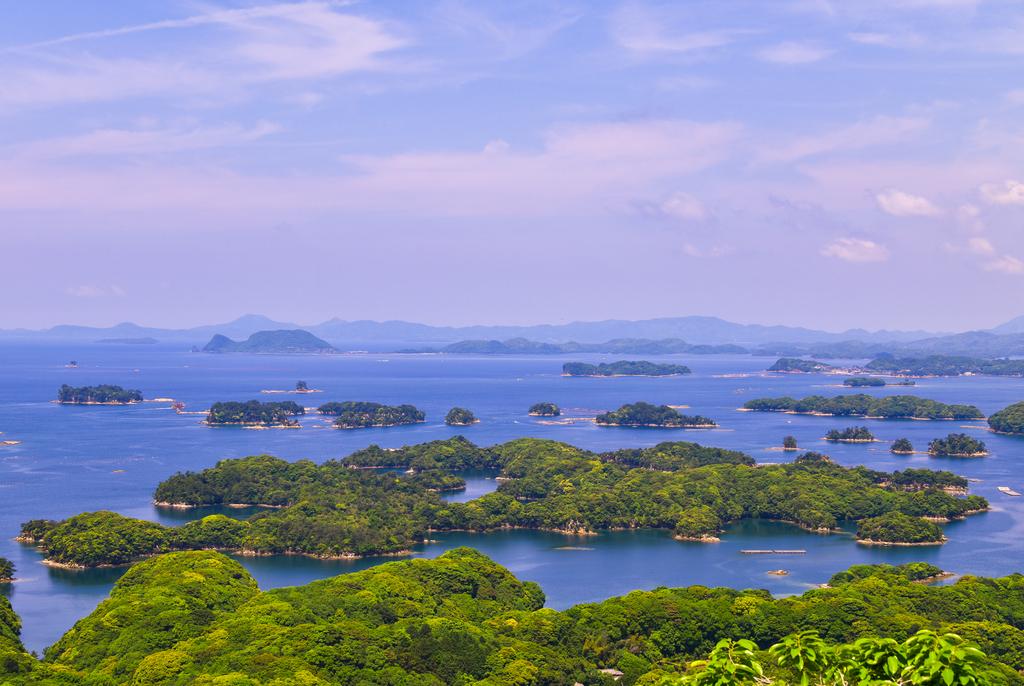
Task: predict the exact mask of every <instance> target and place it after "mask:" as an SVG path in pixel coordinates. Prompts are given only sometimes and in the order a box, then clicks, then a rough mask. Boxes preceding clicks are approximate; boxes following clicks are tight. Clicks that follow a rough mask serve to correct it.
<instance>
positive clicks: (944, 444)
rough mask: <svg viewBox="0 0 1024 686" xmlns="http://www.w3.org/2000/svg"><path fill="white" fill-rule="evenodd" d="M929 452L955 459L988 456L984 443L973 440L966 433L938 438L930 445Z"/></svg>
mask: <svg viewBox="0 0 1024 686" xmlns="http://www.w3.org/2000/svg"><path fill="white" fill-rule="evenodd" d="M928 452H929V453H930V454H932V455H949V456H954V457H980V456H982V455H987V454H988V451H987V450H986V448H985V442H984V441H979V440H978V439H976V438H971V437H970V436H968V435H967V434H965V433H951V434H949V435H948V436H946V437H945V438H936V439H935V440H933V441H932V442H931V443H929V444H928Z"/></svg>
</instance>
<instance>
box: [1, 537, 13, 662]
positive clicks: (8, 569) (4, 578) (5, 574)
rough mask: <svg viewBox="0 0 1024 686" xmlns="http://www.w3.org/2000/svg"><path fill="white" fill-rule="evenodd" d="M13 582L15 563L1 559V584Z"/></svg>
mask: <svg viewBox="0 0 1024 686" xmlns="http://www.w3.org/2000/svg"><path fill="white" fill-rule="evenodd" d="M11 581H14V563H13V562H11V561H10V560H8V559H7V558H6V557H0V584H4V583H10V582H11ZM0 654H2V653H0Z"/></svg>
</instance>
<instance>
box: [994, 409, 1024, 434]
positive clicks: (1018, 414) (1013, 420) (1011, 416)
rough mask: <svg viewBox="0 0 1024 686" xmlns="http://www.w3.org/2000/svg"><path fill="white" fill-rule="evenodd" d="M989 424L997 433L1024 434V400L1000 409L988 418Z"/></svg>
mask: <svg viewBox="0 0 1024 686" xmlns="http://www.w3.org/2000/svg"><path fill="white" fill-rule="evenodd" d="M988 426H989V428H990V429H992V430H993V431H995V432H996V433H997V434H1024V402H1019V403H1014V404H1012V405H1007V406H1006V407H1004V408H1003V409H1001V410H999V411H998V412H996V413H995V414H993V415H992V416H991V417H989V418H988Z"/></svg>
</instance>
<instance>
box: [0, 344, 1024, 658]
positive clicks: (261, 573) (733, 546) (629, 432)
mask: <svg viewBox="0 0 1024 686" xmlns="http://www.w3.org/2000/svg"><path fill="white" fill-rule="evenodd" d="M72 359H73V360H77V361H78V364H79V367H78V368H77V369H67V368H65V366H64V365H65V363H66V362H68V361H69V360H72ZM570 359H573V360H587V361H610V360H613V359H620V357H619V356H614V357H613V356H605V355H573V356H567V357H561V356H551V357H548V356H529V357H528V356H524V357H474V356H435V355H377V354H373V355H337V356H272V355H222V356H218V355H205V354H197V353H188V352H184V351H182V350H181V349H180V348H171V347H168V346H120V345H99V344H94V345H61V346H57V345H23V344H17V345H14V344H11V345H3V346H0V432H2V434H0V440H17V441H21V444H19V445H15V446H7V447H0V556H4V557H8V558H10V559H12V560H13V561H14V563H15V564H16V565H17V568H18V572H17V576H18V578H19V580H18V581H17V582H16V583H14V584H8V585H0V593H4V594H7V595H8V596H9V597H10V599H11V601H12V603H13V604H14V607H15V609H16V610H17V612H18V613H19V614H20V615H21V617H22V619H23V621H24V630H23V638H24V640H25V643H26V645H27V646H28V647H29V648H30V649H32V650H37V651H41V650H42V649H43V648H44V647H46V646H47V645H49V644H51V643H53V642H54V641H56V640H57V639H58V638H59V637H60V635H61V634H62V633H63V632H64V631H66V630H67V629H68V628H69V627H70V626H71V625H72V624H73V623H74V622H75V621H76V620H77V619H79V618H80V617H82V616H84V615H86V614H88V613H89V612H91V611H92V609H93V608H94V607H95V606H96V604H97V603H98V602H99V601H100V600H102V599H103V598H104V597H105V596H106V595H107V593H108V592H109V591H110V587H111V585H112V584H113V582H114V581H116V579H117V577H118V576H119V575H120V574H121V573H122V572H123V570H120V569H118V570H110V569H107V570H90V571H77V572H76V571H67V570H55V569H50V568H47V567H45V566H43V565H41V564H40V563H39V561H40V560H41V559H42V555H41V554H40V553H38V552H37V551H35V550H34V549H33V548H32V547H30V546H23V545H20V544H18V543H16V542H15V541H13V540H12V539H13V537H14V536H15V535H16V534H17V533H18V528H19V524H20V523H21V522H22V521H25V520H27V519H33V518H40V517H45V518H62V517H67V516H70V515H73V514H77V513H79V512H83V511H91V510H99V509H109V510H115V511H118V512H121V513H123V514H125V515H130V516H134V517H142V518H147V519H153V520H157V521H161V522H164V523H167V524H180V523H182V522H183V521H186V520H187V519H188V518H190V517H195V516H199V515H205V514H208V513H209V511H205V512H198V513H196V512H191V513H181V512H178V513H173V512H172V513H168V512H166V511H162V510H157V509H156V508H154V507H153V506H152V504H151V496H152V492H153V489H154V487H155V486H156V485H157V483H159V482H160V481H161V480H162V479H164V478H166V477H167V476H169V475H171V474H172V473H174V472H177V471H181V470H199V469H203V468H205V467H209V466H211V465H213V464H214V463H215V462H216V461H217V460H220V459H223V458H228V457H240V456H244V455H251V454H254V453H270V454H273V455H277V456H279V457H282V458H286V459H289V460H295V459H299V458H309V459H312V460H316V461H323V460H327V459H330V458H338V457H342V456H344V455H347V454H349V453H351V452H352V451H354V450H357V449H359V448H363V447H365V446H367V445H369V444H371V443H377V444H380V445H383V446H386V447H391V446H401V445H405V444H410V443H419V442H423V441H429V440H434V439H438V438H446V437H449V436H452V435H455V434H457V433H462V434H463V435H465V436H467V437H468V438H470V439H471V440H473V441H475V442H477V443H479V444H482V445H489V444H492V443H498V442H502V441H507V440H510V439H513V438H519V437H522V436H539V437H544V438H553V439H558V440H561V441H566V442H569V443H573V444H575V445H578V446H581V447H585V448H589V449H593V450H609V449H613V448H622V447H637V446H647V445H653V444H655V443H658V442H660V441H665V440H695V441H699V442H701V443H705V444H708V445H716V446H721V447H725V448H733V449H738V450H743V451H746V452H748V453H750V454H751V455H753V456H754V457H755V458H756V459H757V460H758V461H761V462H779V461H785V460H788V459H791V458H790V457H789V456H788V455H787V454H785V453H782V452H779V451H775V450H771V449H770V448H771V446H777V445H780V444H781V442H782V438H783V436H785V435H786V434H793V435H794V436H796V438H797V440H798V442H799V444H800V447H801V448H802V449H810V450H820V451H823V452H827V453H828V454H829V455H831V456H832V458H833V459H834V460H836V461H837V462H839V463H841V464H844V465H858V464H863V465H867V466H869V467H872V468H875V469H885V470H892V469H900V468H906V467H908V466H913V467H931V468H936V469H940V468H941V469H950V470H952V471H955V472H957V473H959V474H963V475H964V476H967V477H969V478H971V479H976V480H977V481H976V482H974V483H972V486H971V490H972V492H973V493H978V494H981V495H984V496H985V497H987V498H988V499H989V500H990V501H991V503H992V506H993V509H992V511H991V512H989V513H986V514H982V515H977V516H974V517H970V518H969V519H967V520H966V521H962V522H955V523H952V524H949V525H947V526H946V532H947V535H948V536H949V539H950V540H949V543H947V544H946V545H945V546H941V547H936V548H893V549H886V548H873V547H864V546H859V545H857V544H855V543H854V542H853V540H852V539H851V538H850V536H849V535H838V534H837V535H829V536H821V535H815V534H811V533H807V532H804V531H801V530H799V529H797V528H795V527H792V526H788V525H785V524H779V523H773V522H743V523H741V524H739V525H736V526H734V527H733V528H731V529H730V530H729V531H728V532H727V534H726V535H725V536H724V537H723V540H722V542H721V543H719V544H698V543H680V542H677V541H673V540H672V539H671V538H670V537H669V535H668V534H667V533H666V532H662V531H636V532H610V533H606V534H602V535H599V536H591V537H586V538H570V537H566V536H561V535H557V534H551V533H542V532H528V531H508V532H500V533H491V534H469V533H448V534H437V535H436V536H435V538H436V539H437V541H438V542H437V543H433V544H430V545H427V546H424V547H423V548H421V549H420V550H418V551H416V554H417V555H424V556H435V555H438V554H440V553H441V552H443V551H445V550H447V549H449V548H452V547H455V546H461V545H470V546H473V547H476V548H478V549H480V550H481V551H483V552H484V553H486V554H488V555H490V556H491V557H493V558H494V559H495V560H496V561H498V562H499V563H501V564H503V565H505V566H506V567H508V568H509V569H511V570H512V571H513V572H514V573H515V574H516V575H518V576H519V577H520V578H522V579H527V580H532V581H536V582H538V583H540V585H541V586H542V587H543V589H544V591H545V592H546V593H547V598H548V604H549V605H550V606H552V607H556V608H564V607H566V606H569V605H572V604H574V603H579V602H586V601H594V600H600V599H603V598H606V597H608V596H612V595H618V594H622V593H626V592H628V591H630V590H633V589H636V588H654V587H656V586H685V585H690V584H706V585H728V586H733V587H737V588H746V587H758V588H767V589H769V590H771V591H772V592H773V593H776V594H791V593H800V592H802V591H803V590H805V589H807V588H809V587H811V586H813V585H815V584H819V583H822V582H824V581H826V580H827V579H828V577H829V576H830V575H831V574H832V573H834V572H836V571H839V570H842V569H845V568H846V567H848V566H850V565H852V564H859V563H873V562H890V563H900V562H906V561H911V560H926V561H928V562H932V563H934V564H937V565H939V566H941V567H943V568H945V569H947V570H950V571H953V572H956V573H959V574H968V573H970V574H980V575H988V576H993V575H1004V574H1009V573H1011V572H1017V571H1024V498H1011V497H1007V496H1004V495H1001V494H1000V493H998V492H997V491H996V487H997V486H1004V485H1005V486H1011V487H1013V488H1016V489H1017V490H1019V491H1022V492H1024V470H1022V469H1021V467H1022V465H1024V439H1017V438H1010V437H1005V436H996V435H993V434H990V433H988V432H987V431H985V429H984V423H983V422H920V421H871V420H867V421H865V420H848V419H833V418H821V417H799V416H792V415H784V414H774V413H753V412H737V411H736V408H737V407H739V406H740V405H741V404H742V403H743V402H744V401H746V400H748V399H750V398H755V397H760V396H767V395H784V394H785V395H793V396H801V395H807V394H812V393H822V394H832V393H842V392H850V391H848V390H844V389H842V388H840V387H837V385H836V384H838V383H839V381H840V380H839V379H837V378H835V377H827V376H819V375H769V374H766V373H764V372H763V371H762V370H764V369H765V368H766V367H767V366H769V365H770V364H771V362H772V361H773V360H771V359H766V358H757V357H749V356H682V355H679V356H677V355H673V356H665V357H659V358H653V357H648V359H659V360H664V361H672V362H681V363H684V364H687V365H689V366H690V367H691V369H693V371H694V373H693V374H692V375H691V376H687V377H678V378H676V377H674V378H665V379H654V378H610V379H581V378H563V377H562V376H560V370H561V365H562V363H563V362H565V361H567V360H570ZM299 379H303V380H305V381H307V382H309V385H310V386H311V387H313V388H319V389H323V391H324V392H323V393H319V394H314V395H307V396H268V395H261V394H260V390H262V389H288V388H292V387H293V386H294V384H295V382H296V381H297V380H299ZM62 383H69V384H73V385H86V384H98V383H115V384H120V385H123V386H126V387H131V388H139V389H141V390H142V392H143V394H144V396H145V397H146V398H156V397H163V398H174V399H176V400H180V401H183V402H184V403H186V405H187V407H186V409H187V410H203V409H206V408H207V407H209V405H210V404H211V403H213V402H215V401H218V400H250V399H253V398H257V399H263V400H268V399H286V398H294V399H299V400H300V402H303V403H304V404H305V405H307V406H316V405H319V404H320V403H322V402H325V401H328V400H373V401H379V402H384V403H389V404H393V403H412V404H414V405H416V406H418V407H419V408H421V409H422V410H424V411H425V412H426V413H427V422H426V423H425V424H421V425H416V426H410V427H395V428H389V429H364V430H358V431H336V430H332V429H330V428H329V426H328V424H327V423H326V422H325V421H323V419H322V418H319V417H316V416H312V417H307V418H304V419H303V420H302V422H303V428H302V429H300V430H295V431H285V430H268V431H249V430H244V429H226V428H209V427H204V426H202V425H200V423H199V420H200V419H201V417H199V416H196V415H187V414H186V415H179V414H176V413H175V412H174V411H172V410H171V409H170V407H169V403H168V402H147V403H144V404H141V405H134V406H129V407H63V406H58V405H56V404H54V403H51V402H50V400H51V399H52V398H53V397H55V393H56V390H57V387H58V386H60V385H61V384H62ZM866 392H868V393H872V394H878V395H885V394H897V393H913V394H916V395H921V396H923V397H927V398H932V399H935V400H940V401H944V402H962V403H972V404H975V405H977V406H979V407H980V408H981V410H982V411H983V412H985V413H986V414H988V413H991V412H994V411H995V410H998V409H1000V408H1002V407H1004V406H1005V405H1008V404H1010V403H1013V402H1017V401H1019V400H1024V380H1022V379H999V378H987V377H973V378H954V379H925V380H919V381H918V384H917V386H916V387H913V388H906V387H895V388H893V387H890V388H882V389H868V390H867V391H866ZM637 400H646V401H650V402H655V403H665V404H671V405H688V406H689V407H690V408H691V409H690V410H689V412H691V413H694V414H702V415H706V416H710V417H712V418H714V419H716V420H717V421H718V422H719V423H720V424H721V428H720V429H716V430H710V431H709V430H692V431H684V430H658V429H618V428H602V427H597V426H594V425H593V424H591V423H586V422H584V423H578V424H574V425H550V424H544V423H541V422H540V421H538V420H536V419H534V418H531V417H528V416H527V415H526V409H527V407H528V406H529V405H531V404H532V403H534V402H538V401H553V402H555V403H558V404H559V405H560V406H561V407H562V408H563V414H564V415H565V416H567V417H573V416H592V415H593V414H594V413H595V412H596V411H598V410H606V409H613V408H616V407H618V406H619V405H621V404H623V403H626V402H634V401H637ZM453 405H461V406H464V407H468V408H470V409H472V410H473V411H474V412H475V413H476V415H477V416H478V417H479V418H480V420H481V422H480V423H479V424H477V425H475V426H472V427H463V428H460V429H453V428H450V427H447V426H445V425H444V424H443V422H442V419H443V417H444V414H445V412H447V410H448V409H449V408H450V407H451V406H453ZM863 423H867V424H868V425H869V426H870V428H871V429H872V431H873V432H874V433H875V435H876V436H877V437H878V438H880V439H883V440H892V439H895V438H898V437H901V436H905V437H907V438H909V439H910V440H911V441H912V442H913V443H914V445H915V447H916V448H918V449H925V447H926V445H927V443H928V441H929V440H931V439H932V438H935V437H938V436H944V435H945V434H946V433H949V432H950V431H965V432H966V433H968V434H971V435H973V436H976V437H978V438H981V439H983V440H984V441H985V442H986V443H987V444H988V446H989V450H990V452H991V453H992V454H991V456H990V457H988V458H983V459H973V460H965V459H940V458H929V457H927V456H924V455H915V456H913V457H895V456H892V455H890V454H889V453H888V452H887V449H888V446H887V444H885V443H875V444H868V445H864V444H860V445H857V444H852V445H835V444H827V443H825V442H824V441H823V440H821V437H822V436H823V435H824V434H825V432H826V431H827V430H828V429H830V428H833V427H840V428H841V427H843V426H850V425H856V424H863ZM468 481H469V484H468V486H469V487H468V489H467V491H466V492H465V493H461V494H458V495H455V496H453V497H454V498H457V499H463V500H464V499H469V498H473V497H477V496H479V495H481V494H483V493H486V492H487V491H489V490H491V489H493V488H494V486H495V482H494V481H493V480H492V479H489V478H487V477H486V476H485V475H470V477H469V479H468ZM742 548H781V549H786V548H790V549H791V548H802V549H806V550H807V554H806V555H799V556H748V555H741V554H740V552H739V551H740V549H742ZM389 559H393V558H383V559H364V560H357V561H321V560H312V559H307V558H303V557H271V558H257V559H249V558H242V559H241V562H242V563H243V564H244V565H245V566H246V567H247V568H248V569H249V570H250V571H251V572H252V574H253V575H254V576H255V577H256V578H257V580H258V581H259V583H260V586H261V588H265V589H266V588H273V587H277V586H288V585H295V584H302V583H306V582H308V581H311V580H313V579H318V578H322V577H327V576H331V575H335V574H339V573H344V572H349V571H354V570H359V569H365V568H367V567H370V566H372V565H374V564H378V563H380V562H383V561H387V560H389ZM780 567H782V568H785V569H788V570H790V572H791V574H790V576H787V577H775V576H769V575H767V574H766V572H767V571H768V570H771V569H777V568H780Z"/></svg>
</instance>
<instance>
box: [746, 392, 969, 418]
mask: <svg viewBox="0 0 1024 686" xmlns="http://www.w3.org/2000/svg"><path fill="white" fill-rule="evenodd" d="M741 409H743V410H747V411H751V412H788V413H790V414H809V415H817V416H822V417H863V418H865V419H984V418H985V416H984V415H983V414H982V413H981V410H979V409H978V408H977V407H975V406H974V405H947V404H946V403H940V402H938V401H936V400H928V399H927V398H919V397H917V396H914V395H890V396H885V397H883V398H876V397H873V396H870V395H866V394H864V393H857V394H854V395H838V396H833V397H831V398H828V397H825V396H823V395H811V396H808V397H806V398H802V399H799V400H798V399H796V398H791V397H789V396H783V397H781V398H756V399H754V400H748V401H747V402H746V403H744V404H743V407H742V408H741Z"/></svg>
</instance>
